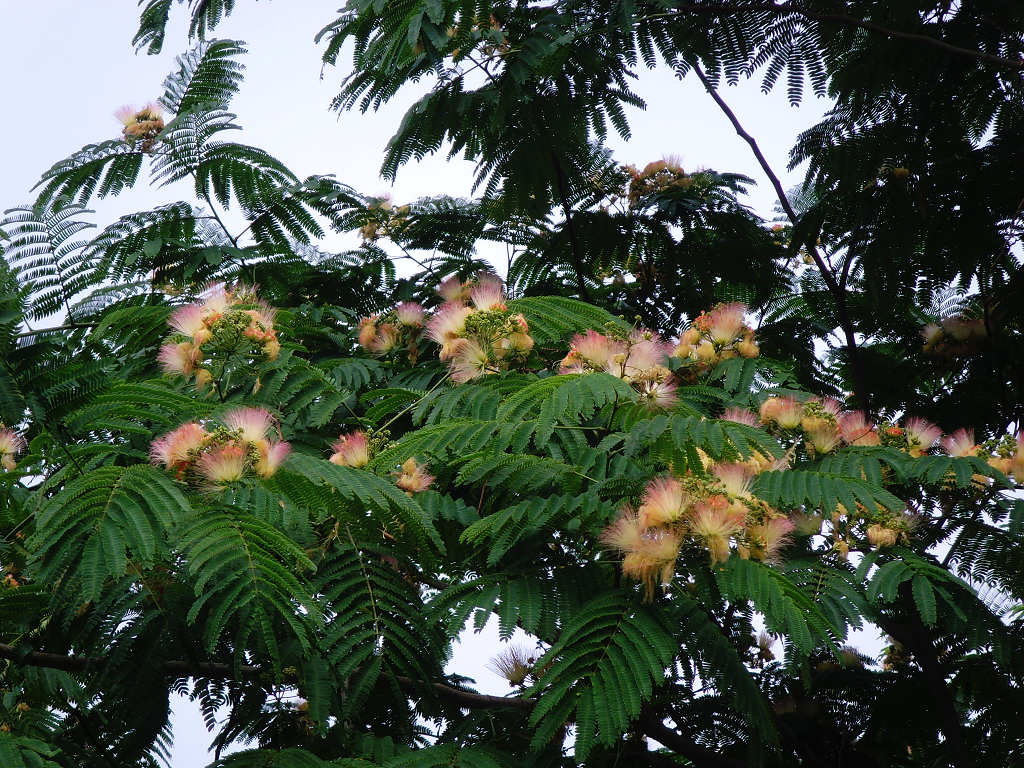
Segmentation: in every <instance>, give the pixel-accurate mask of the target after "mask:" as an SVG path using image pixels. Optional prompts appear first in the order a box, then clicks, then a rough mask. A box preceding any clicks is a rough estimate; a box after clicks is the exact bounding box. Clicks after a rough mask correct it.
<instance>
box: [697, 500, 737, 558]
mask: <svg viewBox="0 0 1024 768" xmlns="http://www.w3.org/2000/svg"><path fill="white" fill-rule="evenodd" d="M745 522H746V513H745V511H744V510H742V509H740V508H738V507H735V506H728V507H726V508H724V509H723V508H722V506H721V505H720V504H714V503H709V502H698V503H697V504H695V505H694V506H693V507H692V508H691V512H690V530H691V531H692V532H693V533H694V534H695V535H697V536H699V537H700V538H701V539H703V540H704V544H705V546H707V548H708V551H709V552H710V553H711V564H712V565H714V564H715V563H720V562H722V561H723V560H727V559H728V558H729V539H730V537H732V536H734V535H735V534H736V533H738V532H739V531H740V530H742V529H743V526H744V524H745Z"/></svg>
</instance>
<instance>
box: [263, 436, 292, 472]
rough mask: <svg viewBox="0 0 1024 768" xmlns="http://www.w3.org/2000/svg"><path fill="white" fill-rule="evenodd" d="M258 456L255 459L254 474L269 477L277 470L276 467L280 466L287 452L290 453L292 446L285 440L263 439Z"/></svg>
mask: <svg viewBox="0 0 1024 768" xmlns="http://www.w3.org/2000/svg"><path fill="white" fill-rule="evenodd" d="M259 450H260V457H259V459H257V461H256V466H255V467H254V469H255V470H256V474H257V475H259V476H260V477H270V476H271V475H272V474H274V473H275V472H277V469H278V467H280V466H281V462H283V461H284V460H285V459H286V458H287V457H288V454H289V453H291V450H292V447H291V446H290V445H288V443H285V442H281V441H278V442H273V443H271V442H267V441H264V442H263V443H261V444H260V446H259Z"/></svg>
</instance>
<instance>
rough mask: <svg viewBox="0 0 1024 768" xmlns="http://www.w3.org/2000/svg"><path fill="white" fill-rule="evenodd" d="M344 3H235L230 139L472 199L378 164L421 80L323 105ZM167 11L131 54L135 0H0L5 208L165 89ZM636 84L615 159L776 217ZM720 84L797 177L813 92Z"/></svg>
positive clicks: (188, 728)
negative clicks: (235, 127) (661, 165)
mask: <svg viewBox="0 0 1024 768" xmlns="http://www.w3.org/2000/svg"><path fill="white" fill-rule="evenodd" d="M342 3H343V0H277V2H259V3H254V2H252V0H241V2H239V3H238V4H237V10H236V12H235V14H234V15H233V16H231V17H230V18H229V19H228V21H227V22H225V23H224V24H222V25H221V27H219V28H218V30H217V31H216V34H217V35H218V36H219V37H230V38H235V39H240V40H244V41H246V43H247V45H248V48H249V54H248V55H247V56H246V58H245V59H244V62H245V64H246V67H247V75H246V80H245V83H244V85H243V86H242V91H241V93H240V95H239V96H238V98H237V99H236V100H235V102H234V105H233V110H234V111H235V112H236V113H237V114H238V117H239V122H240V123H241V124H242V126H243V127H244V128H245V131H244V133H242V134H238V135H237V138H236V139H235V140H238V141H244V142H246V143H249V144H254V145H257V146H260V147H262V148H263V149H265V150H267V151H268V152H270V153H271V154H272V155H274V156H276V157H277V158H279V159H280V160H282V161H283V162H284V163H285V164H286V165H288V166H289V167H290V168H291V169H292V171H294V172H295V173H296V174H297V175H298V176H299V177H303V176H306V175H308V174H313V173H316V174H334V175H336V176H337V177H338V178H339V179H340V180H341V181H342V182H344V183H347V184H349V185H351V186H353V187H355V188H356V189H358V190H360V191H362V192H365V193H369V194H379V193H383V192H388V193H390V194H391V196H392V198H393V199H394V200H396V201H397V202H399V203H401V202H405V201H408V200H411V199H414V198H417V197H421V196H427V195H435V194H442V193H443V194H450V195H455V196H469V195H470V185H471V178H472V165H471V164H469V163H467V162H464V161H453V162H448V161H446V160H445V157H444V156H443V155H441V156H439V157H433V158H428V159H426V160H425V161H424V162H422V163H415V164H410V165H408V166H406V167H404V168H403V169H402V170H401V171H400V172H399V175H398V180H397V182H396V183H395V184H394V186H393V187H392V186H391V185H390V184H388V183H386V182H384V181H382V180H381V179H380V177H379V175H378V169H379V166H380V162H381V157H382V153H383V148H384V146H385V144H386V143H387V140H388V138H389V137H390V136H391V134H392V133H393V132H394V130H395V128H396V127H397V125H398V123H399V121H400V119H401V116H402V114H403V112H404V111H405V109H406V108H407V107H408V106H409V104H410V103H411V102H412V101H413V100H414V99H415V98H416V97H418V96H419V95H420V93H421V92H420V91H419V90H418V89H417V88H416V86H412V87H411V88H409V89H407V90H406V91H403V92H402V93H401V94H399V97H398V98H397V99H395V101H394V102H393V103H391V104H389V105H387V106H385V107H384V108H382V109H381V110H380V111H379V112H377V113H370V114H366V115H361V114H359V113H347V114H344V115H342V116H341V117H340V118H339V117H338V115H336V114H335V113H332V112H329V111H328V109H327V106H328V104H329V102H330V100H331V97H332V96H334V95H335V93H336V92H337V89H338V84H339V83H340V81H341V79H342V78H343V77H344V76H345V74H347V69H345V68H344V66H343V67H342V68H341V69H338V70H335V69H325V70H322V68H321V62H320V50H319V47H318V46H316V45H315V44H314V43H313V37H314V35H315V34H316V33H317V31H319V30H320V29H321V28H322V27H323V26H324V25H325V24H327V23H328V22H329V21H331V20H332V19H333V18H334V17H335V12H336V10H337V8H338V7H339V6H340V5H341V4H342ZM173 18H174V22H173V23H172V25H171V28H170V30H169V32H168V38H167V42H166V45H165V51H164V53H162V54H161V55H159V56H146V55H144V54H142V55H138V56H137V55H135V53H134V50H133V48H132V44H131V39H132V36H133V35H134V32H135V29H136V24H137V20H138V19H137V7H136V3H135V2H134V0H29V1H28V2H26V1H25V0H0V77H2V78H3V79H2V83H3V85H2V89H0V91H2V94H3V100H4V113H5V114H4V119H3V122H2V123H0V126H2V127H0V139H2V141H0V147H2V153H3V164H2V173H0V209H3V208H7V207H10V206H12V205H19V204H22V203H25V202H29V201H30V200H31V192H30V190H31V188H32V186H33V185H34V184H35V182H36V181H37V180H38V179H39V176H40V174H41V173H42V172H43V171H44V170H45V169H46V168H48V167H50V166H51V165H52V164H53V163H55V162H56V161H58V160H60V159H63V158H65V157H67V156H68V155H69V154H71V153H72V152H74V151H75V150H77V149H79V148H80V147H82V146H83V145H85V144H89V143H94V142H98V141H103V140H105V139H110V138H116V137H117V136H118V134H119V132H120V127H121V126H120V124H119V123H118V122H117V120H116V119H115V118H114V117H113V112H114V110H115V109H117V108H118V107H119V106H121V105H123V104H134V105H142V104H144V103H145V102H147V101H151V100H155V99H156V98H157V97H158V96H159V95H160V94H161V92H162V90H161V87H160V84H161V82H162V81H163V78H164V76H165V75H166V74H167V73H168V72H169V71H171V69H172V68H173V60H174V57H175V56H176V55H177V54H179V53H181V52H182V51H184V50H185V48H186V47H187V41H186V39H185V26H186V25H185V22H184V18H183V14H182V8H181V7H180V6H177V5H176V6H175V15H174V17H173ZM344 65H345V66H347V61H345V62H344ZM321 74H322V77H321ZM637 90H638V92H639V93H640V95H641V96H642V97H643V98H644V99H645V100H646V101H647V105H648V106H647V110H646V111H644V112H639V111H636V110H630V112H629V116H630V121H631V124H632V128H633V135H632V138H631V139H630V140H629V141H628V142H627V141H622V140H619V139H618V138H613V139H612V141H611V144H612V147H613V148H614V150H615V152H616V157H617V158H618V159H619V160H621V161H623V162H629V163H634V164H637V165H644V164H646V163H647V162H649V161H651V160H655V159H658V158H660V157H662V156H665V155H674V156H676V157H679V158H680V159H681V161H682V164H683V167H684V168H686V169H687V170H692V169H695V168H713V169H715V170H718V171H733V172H739V173H744V174H746V175H748V176H751V177H752V178H754V179H755V180H756V181H757V183H758V186H757V187H756V188H755V189H754V190H753V192H752V195H751V197H750V199H749V201H748V203H749V204H750V205H752V206H753V207H754V208H755V209H756V210H758V211H759V212H760V213H761V214H762V215H765V216H771V215H772V211H773V208H774V204H775V197H774V193H773V191H772V189H771V186H770V185H769V184H768V182H767V180H766V179H765V177H764V176H763V174H762V173H761V171H760V168H759V167H758V166H757V164H756V163H755V161H754V159H753V157H752V155H751V153H750V151H749V148H748V147H747V145H746V144H745V143H743V142H742V141H741V140H740V139H739V138H738V137H737V136H736V134H735V133H734V131H733V129H732V127H731V125H730V124H729V123H728V121H727V120H726V118H725V117H724V116H723V115H722V114H721V113H720V112H719V111H718V109H717V107H716V106H715V104H714V103H713V102H712V101H711V100H710V98H709V97H708V96H707V94H706V93H705V92H704V90H703V88H702V87H701V85H700V83H699V82H697V81H696V79H695V78H693V77H692V76H691V77H690V78H688V79H687V80H686V81H684V82H679V81H678V80H677V79H676V78H675V77H674V76H673V74H672V73H671V72H670V71H668V70H664V69H662V70H656V71H654V72H648V71H646V70H643V71H641V72H640V80H639V82H638V83H637ZM723 95H724V97H725V99H726V100H727V101H728V102H729V103H730V105H731V106H732V108H733V110H734V111H735V112H736V113H737V115H738V116H739V118H740V120H741V122H743V124H744V126H745V127H746V128H747V130H748V131H749V132H750V133H752V134H753V135H754V136H755V137H756V138H757V139H758V141H759V143H760V145H761V148H762V150H763V151H764V153H765V155H766V156H767V158H768V161H769V163H770V164H771V165H772V166H773V168H774V169H775V171H776V173H778V174H780V175H781V176H782V177H783V181H784V184H785V186H787V187H789V186H791V185H793V184H796V183H797V182H799V180H800V175H799V173H786V172H785V168H786V161H787V158H788V153H789V149H790V147H791V146H792V145H793V142H794V139H795V137H796V135H797V133H798V132H799V131H800V130H802V129H804V128H806V127H808V126H809V125H811V124H813V123H814V122H815V121H816V120H817V119H818V118H819V117H820V116H821V114H822V113H823V112H824V110H825V109H826V107H827V105H826V104H825V103H824V102H823V101H820V100H815V99H813V98H809V99H808V100H807V101H805V103H804V104H803V105H802V106H801V107H799V108H793V107H790V106H789V104H788V103H787V101H786V98H785V94H784V89H778V90H777V91H776V92H774V93H772V94H770V95H768V96H765V95H763V94H761V92H760V90H759V88H758V84H757V82H751V83H744V84H742V85H741V86H739V87H735V88H726V89H724V90H723ZM187 193H188V190H187V188H184V187H182V188H175V189H156V190H152V189H141V188H140V189H139V190H134V191H132V192H131V193H130V194H129V195H126V196H124V197H123V198H118V199H114V200H107V201H97V202H96V203H95V204H94V205H93V208H94V209H95V210H96V215H95V221H96V223H97V224H98V225H99V226H100V227H102V226H105V225H106V224H108V223H110V222H111V221H112V220H113V219H114V218H116V217H117V216H119V215H121V214H124V213H127V212H129V211H137V210H145V209H147V208H150V207H153V206H156V205H160V204H163V203H168V202H173V201H174V200H177V199H181V198H182V197H186V199H187ZM489 629H490V630H493V629H494V628H493V627H490V628H489ZM497 650H498V645H497V639H496V636H495V632H494V631H487V632H485V633H483V634H481V635H475V636H468V637H465V638H464V639H463V645H462V647H461V648H457V649H456V655H457V658H456V660H455V662H454V664H453V666H452V667H451V669H454V670H456V671H459V672H460V673H463V674H468V675H472V676H474V677H475V678H476V679H477V680H478V682H479V684H480V687H481V689H483V690H485V691H488V692H493V693H499V694H503V693H506V692H507V691H508V686H507V685H506V684H505V682H504V681H503V680H502V679H500V678H498V677H497V676H495V675H493V674H492V673H490V672H489V671H487V670H486V669H484V668H483V664H484V663H485V662H486V660H487V659H488V658H490V657H492V656H493V655H495V653H496V652H497ZM174 722H175V726H176V727H175V734H176V743H175V750H174V754H173V758H172V768H198V767H199V766H203V765H206V763H207V762H208V761H209V759H210V757H209V756H208V755H207V753H206V744H207V743H208V740H209V739H208V735H207V734H206V732H205V729H204V728H203V725H202V721H201V719H200V718H199V717H198V713H197V712H196V710H195V708H194V707H192V706H191V705H189V704H187V703H185V704H176V705H175V719H174Z"/></svg>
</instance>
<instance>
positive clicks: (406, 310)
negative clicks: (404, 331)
mask: <svg viewBox="0 0 1024 768" xmlns="http://www.w3.org/2000/svg"><path fill="white" fill-rule="evenodd" d="M425 316H426V310H424V309H423V305H422V304H418V303H417V302H415V301H403V302H402V303H401V304H399V305H398V306H396V307H395V317H396V318H397V319H398V322H399V323H400V324H401V325H407V326H410V327H413V328H421V327H423V322H424V318H425Z"/></svg>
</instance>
